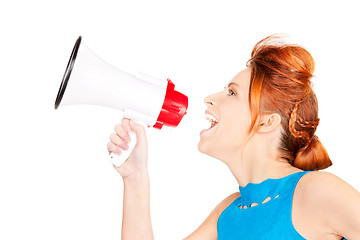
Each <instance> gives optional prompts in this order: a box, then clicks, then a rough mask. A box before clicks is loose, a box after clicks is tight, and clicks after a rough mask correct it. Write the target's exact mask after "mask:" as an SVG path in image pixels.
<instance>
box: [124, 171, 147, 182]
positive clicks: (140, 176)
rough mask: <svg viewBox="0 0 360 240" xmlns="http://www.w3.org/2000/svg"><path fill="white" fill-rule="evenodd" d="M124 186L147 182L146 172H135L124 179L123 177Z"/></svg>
mask: <svg viewBox="0 0 360 240" xmlns="http://www.w3.org/2000/svg"><path fill="white" fill-rule="evenodd" d="M123 181H124V184H126V183H133V182H134V183H142V182H148V181H149V173H148V171H147V170H145V169H144V170H141V171H136V172H134V173H132V174H130V175H128V176H126V177H123Z"/></svg>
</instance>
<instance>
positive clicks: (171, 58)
mask: <svg viewBox="0 0 360 240" xmlns="http://www.w3.org/2000/svg"><path fill="white" fill-rule="evenodd" d="M320 2H321V3H320ZM359 23H360V17H359V13H358V5H357V3H356V1H345V0H343V1H336V2H335V1H296V2H291V1H246V2H245V1H221V2H220V1H209V0H208V1H194V0H191V1H188V0H183V1H145V0H144V1H139V0H133V1H109V0H103V1H75V0H62V1H40V0H33V1H16V0H14V1H2V2H1V5H0V24H1V25H0V26H1V38H0V43H1V44H0V69H1V72H0V74H1V75H0V81H1V87H0V104H1V106H0V111H1V118H0V119H1V124H0V136H1V145H0V146H1V151H0V239H7V240H12V239H120V233H121V218H122V196H123V192H122V191H123V183H122V179H121V177H120V175H119V174H118V173H117V172H116V171H115V169H113V167H112V165H111V164H110V162H109V161H108V160H107V149H106V144H107V142H108V141H109V136H110V134H111V133H112V131H113V127H114V125H115V124H116V123H119V122H120V120H121V116H122V115H121V113H120V112H118V111H116V110H113V109H109V108H102V107H95V106H82V107H79V106H68V107H63V108H59V110H56V111H55V110H54V101H55V97H56V94H57V91H58V88H59V85H60V82H61V79H62V76H63V73H64V70H65V67H66V64H67V61H68V58H69V56H70V53H71V50H72V47H73V45H74V43H75V40H76V39H77V37H78V36H79V35H82V37H83V42H84V43H85V44H86V45H87V46H89V47H90V48H91V49H92V50H93V51H94V52H95V53H97V54H98V55H99V56H101V57H102V58H103V59H104V60H106V61H107V62H109V63H111V64H112V65H114V66H116V67H118V68H120V69H122V70H124V71H128V72H130V73H136V72H137V71H142V72H145V73H147V74H150V75H153V76H156V77H159V78H161V79H166V78H168V77H169V78H171V80H172V81H173V82H174V83H175V90H177V91H180V92H183V93H184V94H186V95H187V96H188V97H189V107H188V114H187V115H185V117H184V118H183V120H182V122H181V123H180V124H179V126H178V127H177V128H167V127H164V128H163V129H162V130H160V131H159V130H157V129H147V136H148V141H149V172H150V180H151V214H152V223H153V229H154V234H155V238H156V239H182V238H185V237H186V236H187V235H189V234H190V233H191V232H192V231H193V230H195V229H196V228H197V227H198V226H199V225H200V223H201V222H202V221H203V220H204V219H205V218H206V216H207V215H208V214H209V213H210V212H211V210H212V209H213V208H214V207H215V206H216V205H217V203H219V202H220V201H221V200H222V199H223V198H224V197H226V196H228V195H229V194H231V193H233V192H235V191H238V186H237V183H236V181H235V179H234V178H233V176H232V175H231V173H230V171H229V170H228V169H227V168H226V166H225V165H224V164H222V163H221V162H219V161H218V160H216V159H214V158H211V157H209V156H207V155H204V154H201V153H200V152H198V150H197V144H198V141H199V139H200V137H199V132H200V131H201V130H202V129H204V128H207V127H209V123H208V122H207V121H206V120H204V119H203V118H204V111H205V109H206V106H205V104H204V102H203V99H204V97H206V96H207V95H208V94H210V93H214V92H217V91H221V90H222V89H223V87H224V85H225V84H226V83H227V82H228V81H230V80H231V79H232V77H233V76H234V75H235V74H236V73H237V72H239V71H240V70H242V69H244V68H245V63H246V61H247V60H248V59H249V57H250V53H251V50H252V48H253V46H254V45H255V43H256V42H258V41H259V40H261V39H262V38H264V37H266V36H268V35H270V34H274V33H285V34H288V35H289V36H290V40H289V41H290V42H293V43H297V44H300V45H302V46H304V47H305V48H306V49H307V50H309V51H310V53H311V54H312V55H313V57H314V59H315V61H316V70H315V75H316V78H314V79H313V82H314V90H315V93H316V94H317V97H318V101H319V117H320V119H321V121H320V125H319V127H318V130H317V135H318V136H319V138H320V140H321V141H322V143H323V144H324V146H325V147H326V149H327V151H328V152H329V155H330V157H331V159H332V161H333V166H331V167H330V168H328V169H326V170H325V171H328V172H331V173H334V174H335V175H337V176H339V177H340V178H342V179H343V180H344V181H346V182H348V183H349V184H351V185H352V186H353V187H355V188H356V189H357V190H360V177H359V167H358V166H359V163H358V162H359V160H360V159H359V155H358V142H359V141H358V136H359V134H360V130H359V127H358V119H359V111H358V103H359V95H358V94H359V90H358V87H359V80H360V79H359V73H358V70H359V63H360V62H359V57H358V56H359V55H360V50H359ZM329 187H331V186H329ZM335 194H336V192H334V195H335ZM344 204H346V203H344Z"/></svg>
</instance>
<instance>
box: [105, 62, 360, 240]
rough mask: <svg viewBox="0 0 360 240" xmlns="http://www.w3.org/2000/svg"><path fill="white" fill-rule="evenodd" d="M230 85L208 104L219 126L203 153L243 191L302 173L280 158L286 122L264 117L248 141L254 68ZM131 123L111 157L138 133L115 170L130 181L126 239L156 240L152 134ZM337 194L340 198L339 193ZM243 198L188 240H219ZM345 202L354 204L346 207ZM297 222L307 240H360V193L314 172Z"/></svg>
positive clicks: (118, 133)
mask: <svg viewBox="0 0 360 240" xmlns="http://www.w3.org/2000/svg"><path fill="white" fill-rule="evenodd" d="M230 83H235V84H236V85H235V84H233V85H231V86H230V87H226V88H225V89H224V91H221V92H219V93H215V94H212V95H209V96H208V97H206V98H205V100H204V102H205V104H206V106H207V110H208V111H209V112H210V113H212V114H213V115H215V116H216V117H217V119H218V120H219V123H218V124H217V125H216V126H215V127H214V128H213V129H211V130H210V131H208V132H205V133H203V134H201V136H200V141H199V143H198V149H199V151H200V152H202V153H204V154H206V155H209V156H211V157H214V158H216V159H218V160H220V161H222V162H224V163H225V164H226V165H227V166H228V167H229V169H230V171H231V173H232V174H233V176H234V177H235V179H236V181H237V182H238V184H239V186H245V185H246V184H247V183H259V182H262V181H264V180H266V179H268V178H273V179H277V178H282V177H285V176H288V175H290V174H292V173H296V172H300V171H302V170H301V169H298V168H295V167H293V166H291V165H290V164H289V163H288V162H287V161H285V160H283V159H281V158H280V155H279V152H278V150H277V146H278V144H279V140H280V133H281V124H280V123H281V117H280V116H279V115H278V114H277V113H268V114H264V115H262V116H261V118H260V119H259V124H260V127H259V129H258V130H257V132H255V133H254V135H253V136H252V138H251V139H250V140H249V141H248V142H247V140H248V139H249V134H248V133H247V130H248V129H249V126H250V121H251V115H250V109H249V102H248V91H249V84H250V69H248V68H246V69H244V70H243V71H241V72H239V73H238V74H237V75H236V76H235V77H234V78H233V79H232V80H231V81H230ZM129 123H130V121H129V119H123V120H122V122H121V124H119V125H116V126H115V133H113V134H112V135H111V136H110V140H111V141H110V142H109V143H108V151H109V153H110V152H114V153H115V154H121V149H125V146H126V143H128V140H126V137H128V136H129V135H128V132H129V130H130V129H132V130H133V131H134V132H135V133H136V136H137V144H136V146H135V147H134V150H133V152H132V154H131V155H130V156H129V158H128V160H127V161H126V162H125V163H124V164H123V165H122V166H121V167H119V168H116V167H115V169H116V170H117V171H118V172H119V173H120V175H121V176H122V177H123V180H124V211H123V226H122V239H124V240H126V239H131V240H134V239H142V240H143V239H154V236H153V232H152V227H151V218H150V190H149V186H150V184H149V176H148V170H147V159H148V152H147V139H146V133H145V129H144V127H142V126H141V125H138V124H136V123H133V124H132V125H131V126H130V124H129ZM246 142H247V143H246ZM245 143H246V144H245ZM314 182H315V183H316V184H314ZM328 183H332V185H331V188H329V187H323V186H324V185H325V184H328ZM321 184H323V185H321ZM333 191H335V192H336V193H337V194H336V195H335V194H333V193H334V192H333ZM237 197H239V193H238V192H237V193H233V194H231V195H229V196H228V197H226V198H225V199H224V200H223V201H222V202H220V203H219V204H218V205H217V206H216V207H215V208H214V210H213V211H212V212H211V213H210V215H209V216H208V217H207V218H206V219H205V221H204V222H203V223H202V224H201V225H200V226H199V227H198V228H197V229H196V230H195V231H194V232H193V233H192V234H190V235H189V236H188V237H186V238H185V239H186V240H202V239H204V240H205V239H206V240H211V239H214V240H215V239H217V228H216V224H217V220H218V217H219V216H220V214H221V212H222V211H223V210H224V209H225V208H226V207H227V206H228V205H229V204H230V203H231V202H232V201H234V200H235V198H237ZM329 199H331V200H329ZM344 201H346V202H347V203H348V205H346V206H344V204H343V202H344ZM320 203H321V204H320ZM309 219H311V221H309ZM334 219H336V220H334ZM292 220H293V225H294V227H295V229H296V230H297V231H298V232H299V234H300V235H302V236H303V237H304V238H305V239H322V240H324V239H325V240H334V239H341V238H342V237H341V236H345V237H346V238H347V239H360V228H359V227H358V226H360V193H359V192H357V191H356V190H355V189H354V188H352V187H351V186H350V185H349V184H347V183H345V182H344V181H342V180H341V179H339V178H337V177H336V176H335V175H332V174H330V173H326V172H312V173H308V174H306V175H305V176H303V177H302V178H301V179H300V181H299V182H298V184H297V187H296V189H295V192H294V200H293V209H292Z"/></svg>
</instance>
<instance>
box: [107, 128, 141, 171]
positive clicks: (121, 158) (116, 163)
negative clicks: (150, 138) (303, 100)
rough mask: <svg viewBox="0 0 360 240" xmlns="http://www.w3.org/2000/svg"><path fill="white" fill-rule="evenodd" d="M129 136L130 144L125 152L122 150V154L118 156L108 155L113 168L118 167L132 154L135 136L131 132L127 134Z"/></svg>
mask: <svg viewBox="0 0 360 240" xmlns="http://www.w3.org/2000/svg"><path fill="white" fill-rule="evenodd" d="M129 135H130V142H129V144H128V145H129V148H128V149H127V150H123V149H121V150H122V153H121V154H120V155H116V154H114V153H111V154H110V159H109V160H110V162H111V163H112V164H113V165H114V166H115V167H120V166H121V165H122V164H123V163H124V162H125V161H126V160H127V159H128V158H129V156H130V154H131V153H132V151H133V149H134V147H135V145H136V134H135V133H134V132H133V131H130V132H129Z"/></svg>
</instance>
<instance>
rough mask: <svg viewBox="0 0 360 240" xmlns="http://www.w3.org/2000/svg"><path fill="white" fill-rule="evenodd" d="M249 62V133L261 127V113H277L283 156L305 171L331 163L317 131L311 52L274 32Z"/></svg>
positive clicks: (262, 41)
mask: <svg viewBox="0 0 360 240" xmlns="http://www.w3.org/2000/svg"><path fill="white" fill-rule="evenodd" d="M247 66H248V67H250V68H251V76H250V88H249V105H250V110H251V119H252V122H251V126H250V129H249V133H250V132H251V131H253V130H255V131H256V130H257V128H258V127H259V125H258V121H257V119H258V117H259V115H260V114H263V113H269V112H275V113H278V114H279V115H280V116H281V126H282V132H281V139H280V145H279V151H280V153H281V157H282V158H283V159H286V160H287V161H288V162H289V163H290V164H291V165H293V166H294V167H297V168H300V169H303V170H305V171H308V170H321V169H325V168H327V167H329V166H331V165H332V162H331V160H330V158H329V155H328V153H327V151H326V149H325V148H324V146H323V145H322V143H321V142H320V140H319V138H318V137H317V136H316V135H315V131H316V128H317V126H318V125H319V121H320V119H319V118H318V103H317V99H316V96H315V93H314V91H313V89H312V86H311V85H312V83H311V81H310V79H311V78H312V77H313V72H314V67H315V63H314V60H313V58H312V56H311V55H310V53H309V52H308V51H307V50H305V49H304V48H303V47H301V46H298V45H293V44H287V43H285V42H284V41H283V40H282V38H281V37H279V36H276V35H271V36H269V37H267V38H265V39H263V40H261V41H260V42H258V43H257V44H256V45H255V47H254V48H253V51H252V53H251V58H250V59H249V61H248V62H247Z"/></svg>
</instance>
